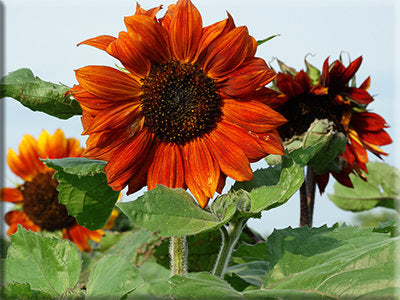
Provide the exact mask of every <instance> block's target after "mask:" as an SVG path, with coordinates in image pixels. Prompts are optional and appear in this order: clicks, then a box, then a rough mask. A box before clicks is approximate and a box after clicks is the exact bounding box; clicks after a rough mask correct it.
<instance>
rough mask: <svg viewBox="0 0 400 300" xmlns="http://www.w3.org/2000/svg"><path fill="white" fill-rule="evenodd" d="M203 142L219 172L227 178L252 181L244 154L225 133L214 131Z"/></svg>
mask: <svg viewBox="0 0 400 300" xmlns="http://www.w3.org/2000/svg"><path fill="white" fill-rule="evenodd" d="M204 141H205V142H206V143H207V146H208V149H210V150H211V151H212V153H213V156H214V157H215V158H216V159H217V161H218V164H219V167H220V168H221V171H222V172H224V173H225V174H226V175H227V176H229V177H232V178H233V179H235V180H238V181H248V180H252V179H253V172H252V171H251V168H250V163H249V160H248V159H247V156H246V154H244V152H243V150H241V149H240V148H238V147H237V146H236V144H235V143H234V142H232V140H231V139H230V138H229V137H228V136H227V135H226V134H225V133H223V132H221V130H217V129H216V130H214V131H212V132H211V133H210V134H209V137H208V138H204Z"/></svg>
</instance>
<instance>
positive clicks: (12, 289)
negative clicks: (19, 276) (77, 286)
mask: <svg viewBox="0 0 400 300" xmlns="http://www.w3.org/2000/svg"><path fill="white" fill-rule="evenodd" d="M1 299H4V300H8V299H10V300H11V299H18V300H44V299H53V297H52V296H50V295H49V294H47V293H45V292H42V291H35V290H32V289H31V287H30V286H29V284H28V283H15V282H13V283H6V284H4V285H2V287H1Z"/></svg>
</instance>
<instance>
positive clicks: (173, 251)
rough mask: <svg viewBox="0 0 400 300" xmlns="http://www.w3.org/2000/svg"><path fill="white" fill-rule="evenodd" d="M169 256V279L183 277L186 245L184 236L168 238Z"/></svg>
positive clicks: (184, 273)
mask: <svg viewBox="0 0 400 300" xmlns="http://www.w3.org/2000/svg"><path fill="white" fill-rule="evenodd" d="M169 255H170V259H171V277H172V276H174V275H180V276H184V275H186V273H187V244H186V237H185V236H180V237H176V236H172V237H171V238H170V245H169Z"/></svg>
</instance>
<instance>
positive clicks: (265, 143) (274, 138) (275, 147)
mask: <svg viewBox="0 0 400 300" xmlns="http://www.w3.org/2000/svg"><path fill="white" fill-rule="evenodd" d="M249 134H251V135H253V136H254V137H257V142H258V143H259V144H260V146H261V147H263V149H264V150H265V151H266V152H268V153H269V154H278V155H285V149H284V148H283V145H282V141H281V137H280V136H279V133H278V130H276V129H274V130H271V131H269V132H266V133H255V132H249Z"/></svg>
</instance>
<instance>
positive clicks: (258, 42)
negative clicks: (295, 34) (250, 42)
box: [257, 34, 280, 46]
mask: <svg viewBox="0 0 400 300" xmlns="http://www.w3.org/2000/svg"><path fill="white" fill-rule="evenodd" d="M277 36H280V34H274V35H271V36H269V37H267V38H266V39H263V40H259V41H257V46H260V45H262V44H264V43H266V42H268V41H269V40H272V39H273V38H275V37H277Z"/></svg>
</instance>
